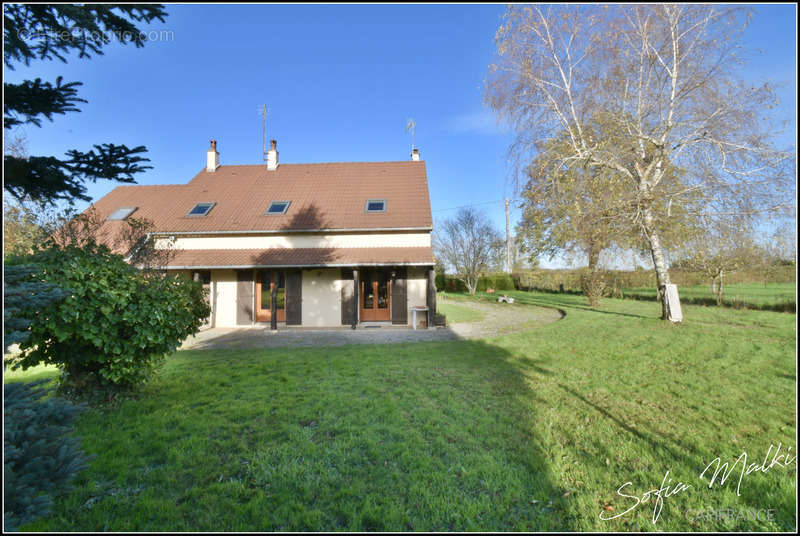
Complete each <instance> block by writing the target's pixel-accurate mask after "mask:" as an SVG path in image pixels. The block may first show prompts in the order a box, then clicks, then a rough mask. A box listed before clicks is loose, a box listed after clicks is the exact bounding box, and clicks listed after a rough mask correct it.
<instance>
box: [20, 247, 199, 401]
mask: <svg viewBox="0 0 800 536" xmlns="http://www.w3.org/2000/svg"><path fill="white" fill-rule="evenodd" d="M20 262H33V263H35V264H36V265H38V266H40V267H41V270H40V271H38V272H35V273H33V274H32V276H31V277H32V278H34V279H37V280H39V281H43V282H47V283H54V284H56V285H58V286H60V287H61V288H65V289H68V290H69V295H68V296H67V297H66V298H64V299H62V300H60V301H58V302H56V303H52V304H49V305H47V306H45V307H42V308H40V309H38V310H36V311H26V312H25V314H26V316H27V317H28V318H31V319H32V320H31V325H30V336H29V337H28V338H27V339H26V340H25V341H23V342H22V343H21V344H20V349H21V355H20V357H19V358H17V359H16V360H15V362H14V365H13V368H19V367H22V368H23V369H24V368H28V367H31V366H34V365H37V364H39V363H47V364H54V365H58V366H60V367H61V369H62V376H61V378H60V381H61V387H62V390H65V391H69V390H74V391H75V393H76V394H80V393H82V392H89V391H97V392H101V393H107V394H109V395H110V394H111V393H112V392H113V391H115V390H118V389H120V388H127V387H131V386H134V385H136V384H138V383H141V382H144V381H146V380H148V379H149V378H150V377H151V375H152V373H153V371H154V369H155V368H156V367H157V366H158V365H159V364H160V363H161V361H162V360H163V358H164V356H165V355H166V354H168V353H171V352H173V351H174V350H175V349H176V348H177V347H178V346H179V345H180V343H181V342H182V341H183V340H184V339H185V338H186V337H188V336H189V335H192V334H194V333H197V331H198V330H199V329H200V326H201V324H202V321H203V319H205V318H206V317H207V316H208V315H209V313H210V310H209V306H208V304H207V303H206V299H205V296H204V291H203V289H202V286H201V285H200V284H198V283H195V282H193V281H189V280H188V279H186V278H182V277H177V276H173V275H168V274H166V273H163V272H153V271H141V270H139V269H137V268H135V267H134V266H131V265H129V264H128V263H126V262H125V261H124V259H123V258H122V256H121V255H116V254H113V253H111V251H110V250H109V249H108V248H107V247H105V246H101V245H97V244H95V243H94V242H89V243H88V244H86V245H83V246H81V247H78V246H74V245H70V246H65V247H59V246H57V245H50V246H49V247H47V248H45V249H42V250H39V251H37V252H35V253H34V254H33V255H32V256H31V258H30V259H24V258H23V259H21V261H20Z"/></svg>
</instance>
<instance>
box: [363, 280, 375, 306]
mask: <svg viewBox="0 0 800 536" xmlns="http://www.w3.org/2000/svg"><path fill="white" fill-rule="evenodd" d="M374 299H375V291H374V289H373V288H372V274H365V276H364V309H372V303H373V301H374Z"/></svg>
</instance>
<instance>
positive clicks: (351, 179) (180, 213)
mask: <svg viewBox="0 0 800 536" xmlns="http://www.w3.org/2000/svg"><path fill="white" fill-rule="evenodd" d="M367 199H386V211H385V212H380V213H367V212H365V210H364V208H365V204H366V201H367ZM204 201H213V202H216V205H215V206H214V208H213V209H212V210H211V212H209V214H208V215H207V216H204V217H187V216H186V214H187V213H188V212H189V211H190V210H191V209H192V207H194V205H195V204H197V203H200V202H204ZM272 201H290V202H291V205H290V206H289V209H288V211H287V213H286V214H283V215H272V214H271V215H267V214H265V212H266V210H267V208H268V207H269V205H270V203H271V202H272ZM127 206H135V207H138V210H136V212H135V213H134V214H133V217H135V218H141V219H144V218H146V219H149V220H151V221H152V222H153V223H154V224H155V227H156V230H157V231H158V232H174V233H180V232H197V233H202V232H219V231H231V232H236V231H242V232H244V231H272V232H275V231H277V232H280V231H303V230H313V229H389V228H391V229H406V228H430V227H432V225H433V221H432V218H431V208H430V197H429V194H428V180H427V175H426V171H425V162H424V161H417V162H414V161H408V162H342V163H329V164H281V165H280V166H278V169H277V170H275V171H268V170H267V168H266V166H265V165H247V166H220V167H219V168H218V169H217V170H216V171H215V172H213V173H209V172H207V171H205V170H203V171H201V172H200V173H198V174H197V175H196V176H195V177H194V179H192V180H191V181H190V182H189V183H188V184H185V185H165V186H118V187H117V188H115V189H114V190H113V191H111V192H110V193H109V194H108V195H106V196H104V197H103V198H101V199H100V200H98V201H97V202H96V203H95V205H94V207H95V209H96V210H97V212H98V216H100V217H101V218H103V219H105V218H106V217H107V216H108V215H110V214H111V213H112V212H114V211H115V210H117V209H118V208H120V207H127ZM115 223H119V222H108V223H107V224H106V225H107V226H113V225H114V224H115Z"/></svg>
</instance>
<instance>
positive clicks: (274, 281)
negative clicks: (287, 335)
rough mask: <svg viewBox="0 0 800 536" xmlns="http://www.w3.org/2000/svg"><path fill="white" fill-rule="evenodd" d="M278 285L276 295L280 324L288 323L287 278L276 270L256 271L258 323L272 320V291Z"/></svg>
mask: <svg viewBox="0 0 800 536" xmlns="http://www.w3.org/2000/svg"><path fill="white" fill-rule="evenodd" d="M276 285H277V287H278V288H277V292H276V295H275V300H276V305H277V316H278V322H285V321H286V278H285V277H284V274H283V272H280V271H276V270H257V271H256V322H269V321H271V320H272V301H271V300H272V290H273V288H274V287H275V286H276Z"/></svg>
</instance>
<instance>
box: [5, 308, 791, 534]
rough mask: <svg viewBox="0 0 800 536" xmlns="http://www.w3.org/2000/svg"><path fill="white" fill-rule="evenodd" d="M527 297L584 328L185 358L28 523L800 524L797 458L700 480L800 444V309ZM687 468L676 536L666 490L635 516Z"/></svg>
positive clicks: (92, 429) (209, 526) (117, 526)
mask: <svg viewBox="0 0 800 536" xmlns="http://www.w3.org/2000/svg"><path fill="white" fill-rule="evenodd" d="M509 294H510V295H512V296H514V297H515V299H516V301H517V303H515V304H514V305H510V306H509V307H525V304H534V305H542V306H551V307H558V308H560V309H561V310H563V311H564V312H565V313H566V316H565V317H564V318H563V319H562V320H560V321H558V322H556V323H553V324H549V325H546V326H542V327H539V328H535V329H531V330H529V331H527V332H524V333H516V334H512V335H506V336H503V337H501V338H496V339H488V340H480V341H474V340H471V341H456V342H447V343H419V344H397V345H382V346H381V345H375V346H366V345H357V346H356V345H354V346H344V347H335V348H330V347H328V348H298V349H273V350H269V351H266V350H264V351H260V350H259V351H183V352H178V353H176V354H174V355H172V356H170V357H169V358H168V360H167V363H166V365H165V367H164V368H163V370H162V371H161V373H160V374H159V376H158V379H157V381H156V382H154V383H151V384H149V385H147V386H146V387H144V388H143V389H142V391H141V393H140V394H139V395H138V396H137V397H136V399H128V400H121V401H118V402H117V403H115V404H114V405H112V406H108V407H104V408H99V409H93V410H90V411H88V412H87V413H85V414H84V415H83V416H82V417H81V419H80V421H79V423H78V430H77V432H78V434H80V436H81V437H82V440H83V445H84V447H85V449H86V450H87V451H88V452H90V453H92V454H94V455H95V456H96V457H95V458H94V460H93V461H92V462H91V466H90V468H89V469H88V470H87V471H85V472H84V473H82V474H81V476H80V477H79V481H78V482H77V484H78V488H77V490H76V491H74V492H72V493H70V494H68V495H65V496H63V497H61V498H60V499H59V500H58V501H57V504H56V508H55V511H54V512H53V514H52V515H51V516H50V517H48V518H46V519H42V520H39V521H36V522H34V523H31V524H29V525H27V526H26V527H25V528H26V529H27V530H40V531H76V530H80V531H108V530H112V531H272V530H286V531H292V530H315V531H338V530H350V531H362V530H385V531H407V530H416V531H448V530H461V531H477V530H482V531H528V530H532V531H535V530H563V531H580V530H597V531H623V530H625V531H630V530H642V531H651V530H660V531H692V530H706V531H716V530H738V531H747V530H756V531H778V530H783V531H791V530H794V528H795V527H796V521H797V520H796V516H795V500H796V484H797V480H796V478H797V474H796V469H797V464H796V461H795V462H792V463H790V464H789V466H788V467H782V466H780V465H776V466H774V467H772V468H770V469H768V470H766V471H755V472H754V473H752V474H748V475H746V476H744V477H743V478H742V481H741V484H740V488H739V492H740V495H739V494H737V483H738V479H739V470H738V468H739V467H740V465H737V466H736V467H737V470H736V471H735V474H734V475H733V476H731V478H730V479H729V480H728V481H727V482H726V483H725V484H724V485H722V486H719V485H717V484H718V483H717V484H715V485H714V486H713V487H712V488H711V489H709V488H708V478H706V479H701V478H700V477H699V475H700V473H701V471H702V470H703V468H704V467H705V466H706V465H708V464H709V463H710V462H712V461H713V460H714V459H715V458H717V457H721V461H723V462H724V461H730V462H733V460H735V459H736V458H737V457H739V456H741V454H742V453H743V452H746V453H747V456H748V459H747V463H754V462H755V463H761V462H762V461H763V459H764V457H765V456H766V455H767V454H768V450H769V449H770V445H774V447H777V446H778V444H779V443H780V444H781V449H782V450H781V453H784V452H785V451H786V448H787V447H791V452H792V454H794V452H795V451H796V444H795V435H796V417H797V415H796V390H795V388H796V365H795V343H796V328H795V316H794V315H787V314H783V313H774V312H761V311H748V310H735V309H730V308H716V307H697V306H686V307H684V311H683V312H684V318H685V323H684V324H683V325H670V324H667V323H663V322H661V321H660V320H658V318H657V317H658V315H659V313H660V310H659V307H658V305H657V304H656V303H653V302H645V301H635V300H611V299H609V300H604V302H603V305H602V307H601V308H599V309H597V310H593V309H590V308H589V307H588V306H586V305H585V299H584V298H583V297H581V296H571V295H559V294H543V293H527V292H509ZM460 305H461V306H462V307H465V308H466V307H468V306H469V300H467V299H465V300H464V303H463V304H460ZM43 373H47V372H43V371H41V370H39V371H36V372H35V373H34V374H38V375H41V374H43ZM50 373H51V374H55V372H54V371H51V372H50ZM24 379H26V374H19V373H17V374H13V375H11V374H9V375H7V377H6V381H10V380H13V381H19V380H24ZM774 453H775V448H773V449H772V451H771V454H769V458H768V461H769V460H770V459H772V458H771V456H772V455H773V454H774ZM667 471H668V472H669V475H668V477H667V478H668V479H672V481H671V482H669V481H667V483H668V484H670V485H671V487H670V490H673V491H674V489H675V488H676V485H677V482H679V481H680V482H682V483H684V484H687V485H689V486H691V487H690V488H688V489H686V490H683V491H680V492H678V493H675V494H673V495H672V496H669V497H666V498H664V499H663V503H661V504H662V508H663V509H662V510H660V512H659V516H658V520H657V522H656V523H655V524H654V523H653V517H654V507H656V504H654V503H655V502H656V501H655V499H654V497H653V498H651V500H650V501H649V502H647V503H643V504H641V505H640V506H639V507H638V508H635V509H633V510H631V511H629V512H628V513H625V512H626V510H628V509H629V508H631V507H632V506H633V505H635V504H636V499H633V498H631V497H623V496H621V495H619V494H618V493H617V490H618V488H620V486H622V485H623V484H625V483H626V482H631V485H630V486H629V487H627V488H625V489H624V490H623V493H625V494H627V495H631V496H632V495H636V496H642V495H643V494H644V493H645V492H646V491H648V490H652V489H658V488H659V487H660V486H661V483H662V480H665V474H666V472H667ZM612 509H613V510H612ZM720 512H722V513H720ZM726 512H727V513H726ZM737 513H738V514H737ZM617 514H624V515H621V516H620V517H618V518H616V519H612V520H607V521H605V520H602V519H601V518H600V516H601V515H603V516H605V517H610V516H613V515H617Z"/></svg>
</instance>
